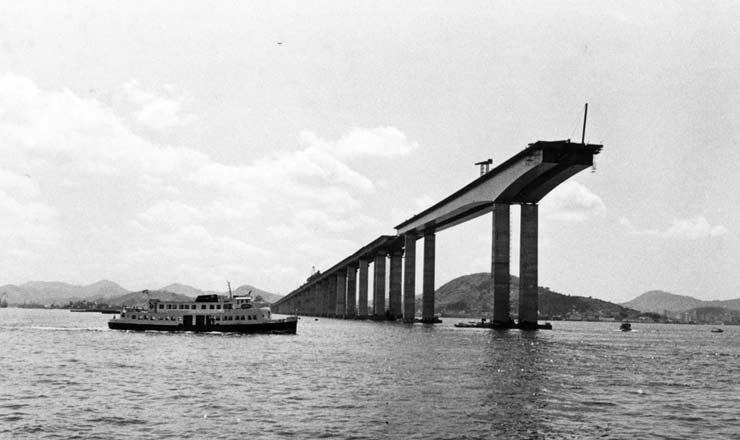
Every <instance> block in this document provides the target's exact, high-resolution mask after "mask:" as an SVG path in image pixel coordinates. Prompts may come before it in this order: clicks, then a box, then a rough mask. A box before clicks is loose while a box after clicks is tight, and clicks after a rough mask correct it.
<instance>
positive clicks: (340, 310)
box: [334, 270, 347, 319]
mask: <svg viewBox="0 0 740 440" xmlns="http://www.w3.org/2000/svg"><path fill="white" fill-rule="evenodd" d="M336 278H337V284H336V291H335V295H336V298H337V300H336V310H335V311H334V314H335V315H336V317H337V318H342V319H344V317H345V316H346V315H347V310H346V306H347V272H346V271H343V270H339V271H337V276H336Z"/></svg>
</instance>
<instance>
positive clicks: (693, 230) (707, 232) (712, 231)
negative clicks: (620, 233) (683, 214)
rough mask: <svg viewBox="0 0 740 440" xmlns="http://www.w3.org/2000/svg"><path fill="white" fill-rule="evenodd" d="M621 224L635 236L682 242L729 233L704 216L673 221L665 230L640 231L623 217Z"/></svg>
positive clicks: (620, 220)
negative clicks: (710, 222) (712, 223)
mask: <svg viewBox="0 0 740 440" xmlns="http://www.w3.org/2000/svg"><path fill="white" fill-rule="evenodd" d="M619 224H620V225H622V227H624V228H625V229H626V230H627V233H629V234H634V235H645V236H653V237H660V238H668V239H671V238H675V239H682V240H698V239H703V238H714V237H719V236H722V235H724V234H726V233H727V232H728V230H727V228H726V227H724V226H722V225H715V226H712V225H710V224H709V221H708V220H707V219H706V217H704V216H696V217H692V218H688V219H673V221H672V222H671V225H670V226H668V227H666V228H665V229H662V230H661V229H638V228H637V227H636V226H635V225H634V224H632V222H631V221H630V220H629V219H628V218H626V217H621V218H620V219H619Z"/></svg>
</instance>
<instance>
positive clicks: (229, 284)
mask: <svg viewBox="0 0 740 440" xmlns="http://www.w3.org/2000/svg"><path fill="white" fill-rule="evenodd" d="M226 284H227V285H228V286H229V299H231V283H230V282H229V281H227V282H226Z"/></svg>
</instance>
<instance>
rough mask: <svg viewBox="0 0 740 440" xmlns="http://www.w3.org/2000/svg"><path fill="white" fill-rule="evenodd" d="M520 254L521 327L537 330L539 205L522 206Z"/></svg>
mask: <svg viewBox="0 0 740 440" xmlns="http://www.w3.org/2000/svg"><path fill="white" fill-rule="evenodd" d="M520 240H521V242H520V253H519V325H520V326H521V327H524V328H537V309H538V295H537V204H535V203H531V204H524V205H522V227H521V237H520Z"/></svg>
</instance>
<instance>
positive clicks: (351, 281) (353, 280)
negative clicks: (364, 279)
mask: <svg viewBox="0 0 740 440" xmlns="http://www.w3.org/2000/svg"><path fill="white" fill-rule="evenodd" d="M356 294H357V268H356V267H353V266H347V318H354V317H355V316H356V315H357V308H356V305H355V303H356V302H357V301H356V300H357V296H356Z"/></svg>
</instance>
